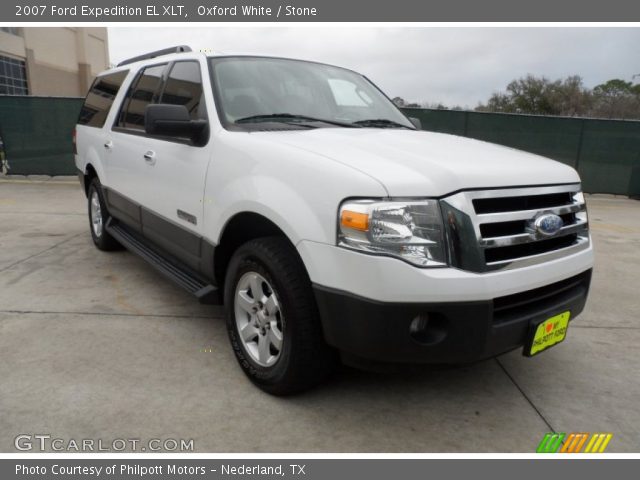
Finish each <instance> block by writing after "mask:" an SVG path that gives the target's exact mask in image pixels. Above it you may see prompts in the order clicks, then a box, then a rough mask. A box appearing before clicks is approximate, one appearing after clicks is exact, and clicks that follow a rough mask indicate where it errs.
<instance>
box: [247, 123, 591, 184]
mask: <svg viewBox="0 0 640 480" xmlns="http://www.w3.org/2000/svg"><path fill="white" fill-rule="evenodd" d="M254 135H255V136H259V137H261V139H262V140H263V141H267V142H270V141H272V142H278V143H281V144H286V145H288V146H291V147H295V148H297V149H300V150H304V151H307V152H311V153H314V154H317V155H321V156H324V157H326V158H329V159H331V160H334V161H336V162H339V163H342V164H344V165H348V166H350V167H352V168H354V169H356V170H359V171H361V172H362V173H364V174H367V175H369V176H371V177H373V178H375V179H377V180H378V181H379V182H380V183H382V184H383V185H384V187H385V188H386V189H387V192H388V194H389V195H390V196H394V197H398V196H442V195H445V194H447V193H451V192H454V191H457V190H461V189H476V188H477V189H480V188H492V187H493V188H495V187H512V186H524V185H527V186H528V185H549V184H557V183H576V182H579V181H580V178H579V177H578V174H577V173H576V171H575V170H574V169H573V168H571V167H569V166H567V165H564V164H562V163H560V162H556V161H554V160H550V159H547V158H544V157H540V156H538V155H534V154H531V153H527V152H523V151H520V150H516V149H513V148H509V147H504V146H500V145H496V144H493V143H487V142H483V141H480V140H473V139H470V138H466V137H458V136H455V135H447V134H442V133H434V132H426V131H412V130H404V129H374V128H317V129H313V130H304V131H300V130H295V131H279V132H274V131H271V132H254V133H251V136H254Z"/></svg>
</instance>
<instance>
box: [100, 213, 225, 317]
mask: <svg viewBox="0 0 640 480" xmlns="http://www.w3.org/2000/svg"><path fill="white" fill-rule="evenodd" d="M106 230H107V232H109V234H110V235H111V236H112V237H113V238H115V239H116V240H117V241H118V242H120V243H121V244H122V246H123V247H125V248H126V249H127V250H129V251H130V252H132V253H135V254H136V255H138V256H140V257H142V259H143V260H146V261H147V262H148V263H149V264H151V266H152V267H154V268H155V269H156V270H158V271H159V272H160V273H161V274H163V275H164V276H165V277H167V278H168V279H169V280H172V281H173V282H174V283H176V284H178V285H179V286H180V287H182V288H183V289H185V290H186V291H187V292H189V293H191V294H192V295H194V296H195V297H196V298H197V299H198V300H199V301H200V303H205V304H209V305H220V303H221V302H220V295H219V292H218V289H217V288H216V287H215V286H214V285H211V284H210V283H208V282H207V281H206V280H203V279H202V278H201V277H200V276H199V275H198V274H196V273H195V272H193V271H191V270H190V269H189V268H188V267H180V266H177V265H175V264H174V263H172V262H170V261H168V260H167V259H166V258H165V257H164V256H163V255H161V254H160V253H158V252H157V251H156V250H154V249H152V248H150V247H149V246H148V245H147V244H146V243H145V242H144V241H143V240H141V239H140V237H139V236H138V235H136V234H134V233H132V232H131V231H130V230H129V229H128V228H127V227H126V226H125V225H122V224H121V223H120V222H118V221H117V220H114V219H113V218H110V219H109V220H108V221H107V224H106Z"/></svg>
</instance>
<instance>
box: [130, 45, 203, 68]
mask: <svg viewBox="0 0 640 480" xmlns="http://www.w3.org/2000/svg"><path fill="white" fill-rule="evenodd" d="M191 51H192V50H191V47H188V46H187V45H178V46H177V47H170V48H163V49H162V50H156V51H155V52H149V53H145V54H144V55H138V56H137V57H132V58H128V59H126V60H123V61H122V62H120V63H119V64H118V67H121V66H123V65H129V64H130V63H135V62H139V61H140V60H148V59H150V58H156V57H161V56H163V55H169V54H171V53H184V52H191Z"/></svg>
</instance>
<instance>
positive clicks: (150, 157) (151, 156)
mask: <svg viewBox="0 0 640 480" xmlns="http://www.w3.org/2000/svg"><path fill="white" fill-rule="evenodd" d="M144 161H145V162H147V163H148V164H149V165H155V164H156V152H154V151H153V150H149V151H148V152H147V153H145V154H144Z"/></svg>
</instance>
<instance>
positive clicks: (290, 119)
mask: <svg viewBox="0 0 640 480" xmlns="http://www.w3.org/2000/svg"><path fill="white" fill-rule="evenodd" d="M263 120H264V121H269V120H272V121H274V122H281V123H299V122H320V123H328V124H329V125H337V126H339V127H347V128H358V127H359V125H354V124H352V123H346V122H339V121H337V120H326V119H324V118H314V117H308V116H306V115H295V114H293V113H270V114H266V115H251V116H250V117H244V118H239V119H238V120H236V121H235V122H234V123H256V122H260V121H263Z"/></svg>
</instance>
